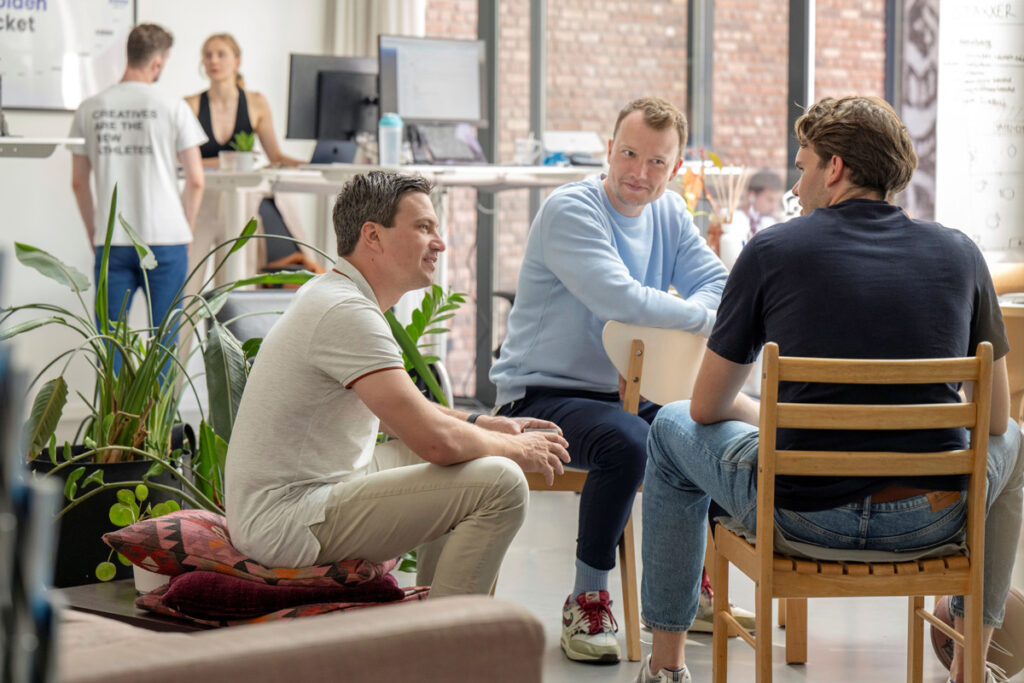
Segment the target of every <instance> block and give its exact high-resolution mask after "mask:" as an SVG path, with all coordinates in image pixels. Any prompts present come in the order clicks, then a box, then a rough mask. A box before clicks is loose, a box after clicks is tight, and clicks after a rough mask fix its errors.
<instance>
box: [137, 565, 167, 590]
mask: <svg viewBox="0 0 1024 683" xmlns="http://www.w3.org/2000/svg"><path fill="white" fill-rule="evenodd" d="M132 571H133V572H134V573H135V590H136V591H138V592H139V593H140V594H142V593H152V592H153V591H155V590H156V589H157V588H159V587H160V586H163V585H164V584H166V583H168V582H169V581H170V580H171V577H169V576H167V575H166V574H157V573H156V572H151V571H149V570H148V569H143V568H142V567H140V566H139V565H133V566H132Z"/></svg>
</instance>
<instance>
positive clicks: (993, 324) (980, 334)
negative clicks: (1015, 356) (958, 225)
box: [968, 242, 1010, 360]
mask: <svg viewBox="0 0 1024 683" xmlns="http://www.w3.org/2000/svg"><path fill="white" fill-rule="evenodd" d="M971 248H972V250H973V253H974V261H975V267H974V272H975V274H976V277H975V283H974V314H973V316H972V317H971V341H970V346H969V347H968V348H969V351H968V352H969V353H971V354H973V353H974V352H975V350H976V349H977V348H978V344H980V343H981V342H984V341H987V342H991V344H992V359H993V360H999V359H1000V358H1002V357H1003V356H1005V355H1006V354H1007V353H1009V352H1010V342H1009V341H1008V340H1007V338H1006V326H1005V324H1004V323H1003V314H1002V311H1000V310H999V297H998V296H997V295H996V290H995V286H994V285H993V284H992V276H991V275H990V274H989V272H988V266H987V265H986V264H985V258H984V257H983V256H982V254H981V251H980V250H979V249H978V247H977V245H975V244H974V243H973V242H971Z"/></svg>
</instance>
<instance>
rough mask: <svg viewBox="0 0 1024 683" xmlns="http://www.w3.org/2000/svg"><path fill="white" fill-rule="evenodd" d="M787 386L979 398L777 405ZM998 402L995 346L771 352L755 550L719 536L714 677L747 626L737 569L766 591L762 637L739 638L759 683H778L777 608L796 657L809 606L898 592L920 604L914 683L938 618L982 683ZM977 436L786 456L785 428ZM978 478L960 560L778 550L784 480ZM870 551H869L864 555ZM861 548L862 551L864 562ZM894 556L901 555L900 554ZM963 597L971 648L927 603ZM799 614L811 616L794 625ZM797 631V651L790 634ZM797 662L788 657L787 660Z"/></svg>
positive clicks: (912, 622) (911, 634) (970, 677)
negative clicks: (884, 353)
mask: <svg viewBox="0 0 1024 683" xmlns="http://www.w3.org/2000/svg"><path fill="white" fill-rule="evenodd" d="M780 381H791V382H831V383H840V384H926V383H938V382H973V384H974V390H973V396H972V401H971V402H969V403H959V404H948V403H947V404H935V405H834V404H829V405H825V404H796V403H779V402H778V385H779V382H780ZM991 393H992V346H991V344H989V343H987V342H985V343H982V344H979V345H978V350H977V356H976V357H974V358H956V359H936V360H908V361H889V360H833V359H820V358H780V357H779V348H778V346H777V345H776V344H774V343H770V344H767V345H766V346H765V351H764V370H763V372H762V384H761V415H760V442H759V447H758V474H757V491H758V495H757V529H756V532H757V533H756V539H757V543H756V545H755V544H753V543H751V542H748V541H747V540H745V538H744V537H743V536H741V535H739V534H737V533H734V532H732V531H730V530H729V529H727V528H725V527H724V526H723V525H719V526H718V528H717V530H716V533H715V557H714V567H713V574H712V577H711V580H712V584H713V585H714V586H715V597H714V610H715V629H714V636H713V669H714V680H715V681H716V683H724V681H725V680H726V655H727V652H726V638H727V629H728V628H729V627H737V626H738V624H736V623H735V619H733V617H732V615H731V614H729V613H728V611H727V606H728V603H729V597H728V582H729V564H734V565H736V566H737V567H738V568H739V569H740V570H741V571H742V572H743V573H744V574H746V575H747V576H749V577H750V578H751V579H753V580H754V582H755V593H756V610H757V628H756V634H757V636H758V637H756V638H755V637H754V636H752V635H750V634H747V633H745V632H742V631H741V632H740V637H742V638H743V639H744V640H745V641H746V642H747V643H748V644H749V645H751V646H752V647H753V648H754V650H755V652H756V655H755V659H756V669H757V681H758V683H770V681H771V679H772V641H771V604H772V603H771V601H772V598H773V597H779V598H796V599H798V600H792V599H791V600H789V601H788V603H789V605H788V611H789V613H788V616H787V621H788V622H789V623H788V624H787V637H786V647H787V651H788V650H789V648H790V646H791V645H792V644H794V643H796V644H797V645H799V642H798V641H800V640H801V639H802V641H803V643H802V647H803V649H804V651H805V652H806V638H807V632H806V599H807V598H815V597H825V596H833V597H856V596H882V595H894V596H896V595H898V596H908V597H909V610H908V622H909V626H908V648H909V651H908V657H907V680H908V681H909V682H911V683H920V682H921V676H922V642H923V636H924V622H923V621H922V620H927V621H929V622H930V623H932V624H933V626H936V627H938V628H941V629H942V630H943V631H944V632H946V633H947V634H949V635H950V636H951V637H953V638H956V639H957V641H958V642H960V643H961V644H964V643H965V641H966V645H965V647H966V650H965V654H966V660H965V664H966V669H965V671H966V674H967V679H966V680H967V681H968V683H981V681H982V680H983V678H982V676H983V675H984V674H983V667H984V653H982V652H981V640H982V615H981V603H982V582H983V576H984V574H983V571H984V567H983V564H984V562H983V559H982V558H984V555H985V486H986V480H985V466H986V461H987V451H988V427H989V410H990V402H991ZM945 427H966V428H968V429H969V430H970V432H971V439H970V447H969V448H968V449H964V450H954V451H945V452H939V453H864V452H844V453H835V452H818V451H783V450H778V449H777V448H776V440H775V437H776V430H777V429H778V428H794V429H857V430H875V429H901V430H902V429H937V428H945ZM957 474H966V475H969V477H970V483H969V487H968V493H967V506H968V512H967V535H966V547H965V548H963V549H958V550H957V551H955V552H954V553H953V554H950V555H945V556H941V557H929V558H927V559H918V560H913V561H900V560H892V559H890V560H888V561H884V562H852V561H835V562H826V561H821V560H813V559H807V558H804V557H796V556H790V555H783V554H779V553H776V552H775V544H776V540H775V539H776V536H775V524H774V515H773V514H772V511H773V510H774V507H775V500H774V499H775V477H776V476H777V475H818V476H821V475H826V476H839V477H857V476H925V475H957ZM862 552H863V551H862ZM855 553H856V551H854V553H852V554H855ZM891 555H895V554H891ZM943 594H948V595H964V596H965V598H966V600H965V613H964V623H965V631H966V639H965V638H964V637H963V636H960V635H959V634H956V633H955V632H953V630H952V629H951V628H949V627H948V626H946V625H945V624H944V623H943V624H941V625H939V624H938V623H937V622H938V620H937V619H936V618H935V617H933V616H932V615H931V613H929V612H928V611H927V610H925V608H924V597H923V596H925V595H943ZM794 612H800V613H801V614H800V615H799V618H794V616H795V615H794ZM791 630H792V631H793V635H794V637H793V639H792V642H791V638H790V633H789V632H790V631H791ZM787 660H789V657H787Z"/></svg>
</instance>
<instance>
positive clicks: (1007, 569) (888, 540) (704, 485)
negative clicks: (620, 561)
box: [641, 401, 1024, 631]
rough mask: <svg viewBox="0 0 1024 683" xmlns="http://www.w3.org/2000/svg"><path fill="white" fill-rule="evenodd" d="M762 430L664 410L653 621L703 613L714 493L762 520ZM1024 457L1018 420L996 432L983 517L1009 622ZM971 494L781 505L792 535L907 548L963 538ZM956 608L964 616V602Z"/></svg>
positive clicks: (844, 544)
mask: <svg viewBox="0 0 1024 683" xmlns="http://www.w3.org/2000/svg"><path fill="white" fill-rule="evenodd" d="M757 438H758V434H757V427H754V426H753V425H748V424H746V423H743V422H720V423H718V424H713V425H699V424H697V423H696V422H694V421H693V420H692V419H691V418H690V402H689V401H679V402H677V403H672V404H669V405H667V406H665V407H664V408H662V409H661V411H660V412H659V413H658V416H657V417H656V418H655V420H654V422H653V424H652V425H651V431H650V435H649V436H648V439H647V472H646V474H645V476H644V489H643V496H642V499H643V501H642V504H643V541H642V552H643V567H644V571H643V580H642V582H641V603H642V605H643V607H642V610H641V618H642V619H643V622H644V623H645V624H647V625H648V626H650V627H651V628H655V629H659V630H662V631H686V630H688V629H689V628H690V625H691V624H692V623H693V619H694V616H695V615H696V613H697V603H698V599H699V595H700V578H701V568H702V566H703V564H704V545H705V543H706V534H707V513H708V504H709V503H710V501H711V500H712V499H714V501H715V502H716V503H718V504H719V505H721V506H722V507H723V508H725V509H726V510H727V511H728V512H729V514H731V515H732V516H733V517H735V518H737V519H739V520H741V521H742V522H743V524H744V525H745V526H747V527H748V528H750V529H754V528H755V527H756V525H757V519H756V510H757V490H756V486H757ZM1022 486H1024V455H1021V433H1020V430H1019V429H1018V427H1017V425H1016V424H1015V423H1013V422H1012V421H1011V422H1010V424H1009V425H1008V427H1007V430H1006V433H1005V434H1003V435H1002V436H990V437H989V454H988V498H987V501H986V505H987V509H988V514H987V516H986V521H985V597H984V620H985V624H986V625H989V626H996V627H998V626H1000V625H1002V621H1003V613H1004V610H1005V603H1006V596H1007V594H1008V593H1009V590H1010V577H1011V574H1012V572H1013V560H1014V554H1015V552H1016V548H1017V539H1018V537H1019V535H1020V529H1021V506H1022ZM965 520H966V509H965V506H964V499H963V497H961V500H960V502H958V503H955V504H953V505H950V506H948V507H946V508H944V509H942V510H939V511H937V512H932V511H931V506H930V505H929V503H928V501H927V499H926V498H925V497H924V496H917V497H914V498H908V499H906V500H900V501H895V502H891V503H874V504H873V503H872V502H871V497H870V496H869V497H867V498H865V499H864V500H863V501H859V502H856V503H850V504H847V505H842V506H840V507H837V508H833V509H830V510H823V511H819V512H792V511H788V510H778V509H776V511H775V523H776V525H777V526H778V527H779V529H780V530H781V531H782V532H783V534H785V536H786V537H788V538H790V539H792V540H797V541H803V542H805V543H813V544H817V545H825V546H829V547H838V548H865V549H870V550H909V549H914V548H921V547H927V546H932V545H938V544H941V543H943V542H945V541H947V540H957V539H958V537H960V536H961V535H962V533H963V526H964V522H965ZM951 611H952V612H953V613H954V614H956V615H961V616H962V614H963V599H962V598H960V597H954V598H953V601H952V605H951Z"/></svg>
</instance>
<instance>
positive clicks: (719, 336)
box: [708, 242, 765, 365]
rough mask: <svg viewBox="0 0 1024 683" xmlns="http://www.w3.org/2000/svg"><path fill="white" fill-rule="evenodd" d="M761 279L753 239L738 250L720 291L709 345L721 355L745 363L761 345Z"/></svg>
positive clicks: (751, 358)
mask: <svg viewBox="0 0 1024 683" xmlns="http://www.w3.org/2000/svg"><path fill="white" fill-rule="evenodd" d="M762 284H763V278H762V276H761V267H760V263H759V261H758V259H757V247H756V242H751V243H750V244H748V245H747V247H746V248H745V249H744V250H743V251H741V252H740V255H739V258H737V259H736V264H735V265H734V266H733V269H732V272H731V273H729V279H728V280H726V282H725V290H724V291H723V292H722V303H721V304H719V306H718V318H717V320H716V321H715V327H714V329H712V330H711V336H710V337H709V338H708V348H709V349H711V350H712V351H714V352H715V353H717V354H718V355H719V356H721V357H722V358H725V359H726V360H729V361H732V362H733V363H739V364H741V365H748V364H750V363H753V362H754V361H755V360H757V354H758V352H759V351H760V350H761V347H762V346H764V341H765V329H764V311H763V307H764V306H763V304H764V300H763V295H764V292H763V289H762Z"/></svg>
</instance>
